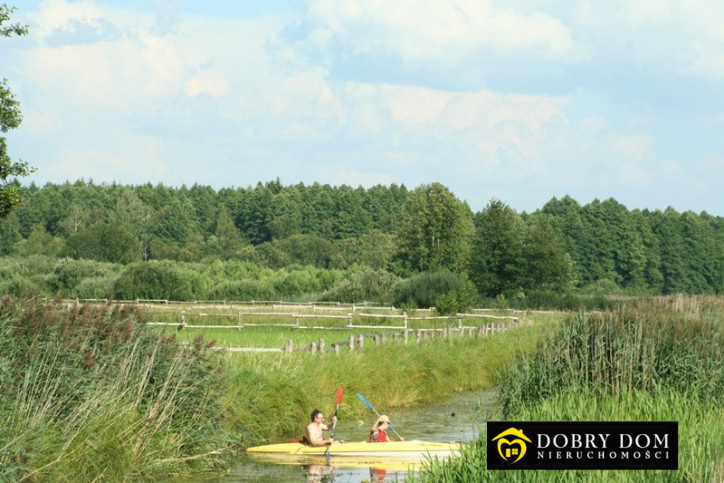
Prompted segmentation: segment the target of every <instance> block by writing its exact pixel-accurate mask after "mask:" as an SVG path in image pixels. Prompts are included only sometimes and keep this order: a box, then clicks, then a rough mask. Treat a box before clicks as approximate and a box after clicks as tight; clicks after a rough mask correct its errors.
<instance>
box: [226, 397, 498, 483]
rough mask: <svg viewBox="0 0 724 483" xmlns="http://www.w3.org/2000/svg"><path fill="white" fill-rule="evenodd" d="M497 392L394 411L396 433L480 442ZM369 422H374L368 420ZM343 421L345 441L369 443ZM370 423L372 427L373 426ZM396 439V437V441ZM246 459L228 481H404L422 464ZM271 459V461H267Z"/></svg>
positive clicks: (362, 430)
mask: <svg viewBox="0 0 724 483" xmlns="http://www.w3.org/2000/svg"><path fill="white" fill-rule="evenodd" d="M494 405H495V393H494V392H493V391H486V392H477V393H469V394H464V395H461V396H456V397H454V398H451V399H449V400H446V401H443V402H441V403H438V404H435V405H432V406H425V407H420V408H407V409H395V410H390V411H389V415H390V418H391V419H392V420H393V421H394V424H395V429H397V431H398V432H399V433H400V434H401V435H402V436H403V437H404V438H405V439H406V440H408V441H409V440H414V439H419V440H426V441H437V442H453V441H458V442H467V441H472V440H474V439H477V438H478V437H479V436H480V432H481V431H482V430H483V426H484V423H485V420H486V419H487V418H486V417H485V413H486V412H487V413H490V412H493V411H494ZM370 419H371V418H370ZM361 423H362V424H359V423H358V422H356V421H352V420H344V419H340V421H339V423H338V424H337V429H336V436H338V437H340V438H341V439H344V440H346V441H362V440H366V439H367V437H368V433H369V424H368V422H366V421H362V422H361ZM370 424H371V423H370ZM393 438H394V437H393ZM251 456H252V455H251V454H248V455H245V456H244V457H243V459H242V461H240V462H239V463H240V465H239V467H238V468H237V470H236V472H235V474H234V475H231V476H229V477H227V478H225V479H224V480H223V481H224V482H225V483H231V482H234V483H235V482H249V481H256V482H270V483H271V482H273V483H280V482H285V483H286V482H290V483H293V482H304V481H310V482H336V483H353V482H354V483H357V482H362V481H369V482H372V483H376V482H395V481H404V480H405V477H406V476H407V474H408V473H409V472H411V471H416V469H417V468H419V467H420V460H417V461H410V460H407V461H405V460H395V459H380V458H374V457H371V458H364V459H358V458H350V457H346V458H345V457H334V456H333V457H331V458H325V457H324V456H307V457H300V458H299V459H290V457H289V456H288V455H276V456H277V457H279V456H281V457H279V458H275V457H274V455H266V456H267V458H264V457H262V458H257V457H256V456H257V455H255V457H251ZM269 456H271V458H268V457H269Z"/></svg>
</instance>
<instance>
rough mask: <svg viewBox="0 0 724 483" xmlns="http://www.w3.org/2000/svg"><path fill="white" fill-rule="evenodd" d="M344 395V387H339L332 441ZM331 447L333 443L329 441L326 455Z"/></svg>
mask: <svg viewBox="0 0 724 483" xmlns="http://www.w3.org/2000/svg"><path fill="white" fill-rule="evenodd" d="M342 396H343V393H342V388H341V387H338V388H337V407H336V408H335V409H334V416H335V420H334V422H333V423H332V441H334V428H336V427H337V419H336V417H337V413H338V412H339V405H340V404H342ZM331 448H332V443H329V446H327V452H326V453H325V456H329V450H330V449H331Z"/></svg>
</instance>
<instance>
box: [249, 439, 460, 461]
mask: <svg viewBox="0 0 724 483" xmlns="http://www.w3.org/2000/svg"><path fill="white" fill-rule="evenodd" d="M460 448H461V444H459V443H434V442H430V441H417V440H413V441H387V442H384V443H369V442H367V441H360V442H349V443H332V444H331V445H325V446H309V445H306V444H302V443H281V444H268V445H265V446H255V447H253V448H249V449H247V450H246V451H247V453H251V454H279V455H298V456H307V455H308V456H313V455H318V456H327V450H329V456H345V457H346V456H352V457H359V456H374V457H385V458H422V457H425V456H430V457H438V458H445V457H448V456H454V455H456V454H458V453H459V451H460Z"/></svg>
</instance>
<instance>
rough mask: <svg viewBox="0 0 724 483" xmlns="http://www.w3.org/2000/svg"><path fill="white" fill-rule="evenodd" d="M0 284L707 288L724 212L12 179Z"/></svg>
mask: <svg viewBox="0 0 724 483" xmlns="http://www.w3.org/2000/svg"><path fill="white" fill-rule="evenodd" d="M17 189H18V190H19V192H20V195H21V196H22V202H21V203H20V204H18V205H17V206H16V207H15V208H14V209H13V210H12V211H10V213H9V214H7V216H5V217H4V218H3V219H2V220H0V293H7V294H21V293H26V292H29V291H30V292H32V291H37V292H40V293H45V294H48V295H52V296H54V295H56V294H58V293H61V294H62V295H64V296H67V297H74V298H75V297H78V298H117V299H135V298H165V299H173V300H333V301H334V300H336V301H343V302H355V301H362V300H370V301H377V302H383V303H396V304H408V305H410V306H413V307H422V306H438V305H439V306H441V307H443V309H445V308H447V310H448V311H455V310H459V309H464V308H465V307H468V306H470V305H472V304H475V303H476V302H479V301H480V300H483V299H496V298H497V300H498V301H500V300H505V301H522V300H533V299H535V298H536V297H540V296H541V295H545V294H578V295H581V294H606V295H634V296H637V295H640V296H645V295H658V294H669V293H692V294H718V293H720V292H721V289H722V284H723V282H724V281H723V279H722V274H723V273H724V272H723V268H724V266H723V265H724V219H723V218H721V217H717V216H711V215H708V214H707V213H706V212H702V213H700V214H695V213H692V212H688V211H687V212H683V213H678V212H677V211H676V210H674V209H673V208H668V209H666V210H664V211H660V210H656V211H648V210H638V209H634V210H629V209H627V208H626V207H625V206H623V205H622V204H620V203H618V202H617V201H616V200H614V199H607V200H604V201H599V200H594V201H592V202H591V203H589V204H586V205H580V204H579V203H578V202H577V201H576V200H574V199H572V198H570V197H568V196H566V197H563V198H561V199H557V198H553V199H551V200H550V201H548V202H547V203H546V204H545V205H544V206H543V207H541V208H540V209H538V210H536V211H535V212H533V213H525V212H523V213H518V212H516V211H515V210H514V209H512V208H510V207H509V206H508V205H507V204H506V203H505V202H504V201H501V200H496V199H491V200H490V202H489V203H488V204H487V206H485V207H482V208H481V209H479V210H473V209H471V207H470V206H468V204H467V203H466V202H464V201H462V200H460V199H458V198H457V197H456V196H455V195H454V194H453V193H452V192H451V191H450V190H449V189H448V188H446V187H445V186H443V185H441V184H439V183H431V184H425V185H421V186H418V187H416V188H414V189H408V188H406V187H405V186H404V185H395V184H392V185H389V186H383V185H377V186H373V187H371V188H362V187H358V188H352V187H349V186H346V185H342V186H330V185H326V184H325V185H321V184H318V183H314V184H311V185H305V184H302V183H300V184H296V185H290V186H284V185H282V184H281V182H280V181H279V179H276V180H273V181H269V182H266V183H258V184H257V185H256V186H249V187H246V188H240V187H230V188H223V189H219V190H218V191H217V190H215V189H213V188H211V187H209V186H200V185H194V186H192V187H190V188H189V187H186V186H182V187H180V188H177V187H168V186H164V185H163V184H158V185H155V186H154V185H151V184H144V185H140V186H126V185H120V184H115V183H113V184H105V183H104V184H96V183H93V181H92V180H91V181H84V180H78V181H76V182H74V183H70V182H66V183H64V184H52V183H49V184H46V185H45V186H42V187H39V186H36V185H35V184H31V185H29V186H20V185H17Z"/></svg>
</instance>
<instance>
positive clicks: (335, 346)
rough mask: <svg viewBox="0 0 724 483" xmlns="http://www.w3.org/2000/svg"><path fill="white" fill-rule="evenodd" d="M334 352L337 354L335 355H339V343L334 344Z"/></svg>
mask: <svg viewBox="0 0 724 483" xmlns="http://www.w3.org/2000/svg"><path fill="white" fill-rule="evenodd" d="M334 353H335V354H337V356H339V354H340V352H339V344H334Z"/></svg>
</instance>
